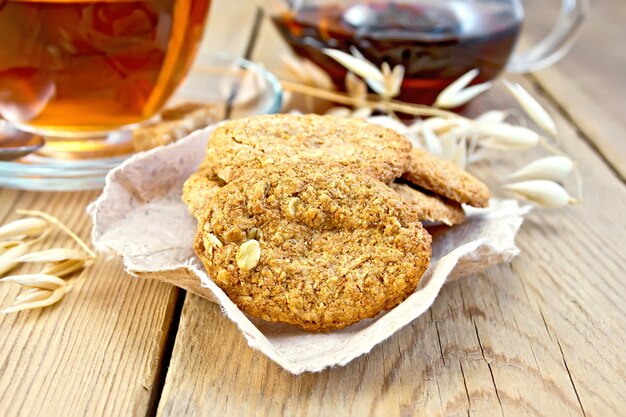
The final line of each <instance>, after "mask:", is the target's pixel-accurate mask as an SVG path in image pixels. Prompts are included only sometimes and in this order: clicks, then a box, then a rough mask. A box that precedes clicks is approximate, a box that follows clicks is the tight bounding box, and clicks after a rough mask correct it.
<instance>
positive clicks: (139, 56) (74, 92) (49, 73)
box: [0, 0, 210, 138]
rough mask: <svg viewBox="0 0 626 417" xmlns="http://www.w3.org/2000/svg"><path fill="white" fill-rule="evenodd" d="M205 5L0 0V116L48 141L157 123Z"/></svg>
mask: <svg viewBox="0 0 626 417" xmlns="http://www.w3.org/2000/svg"><path fill="white" fill-rule="evenodd" d="M209 6H210V0H0V39H2V42H0V115H1V116H2V117H3V118H4V119H6V120H7V121H9V122H10V123H11V124H13V125H15V126H17V127H18V128H20V129H23V130H27V131H30V132H35V133H39V134H45V135H52V136H54V137H78V138H85V137H90V136H97V135H102V134H103V133H104V132H111V131H115V130H117V129H119V128H120V127H123V126H128V125H133V124H136V123H139V122H141V121H144V120H146V119H149V118H151V117H152V116H154V115H155V114H156V113H157V112H158V111H159V110H160V109H161V107H162V106H163V104H164V103H165V101H166V100H167V99H168V98H169V97H170V95H171V94H172V92H173V91H174V90H175V89H176V87H177V86H178V84H179V83H180V82H181V81H182V79H183V78H184V76H185V75H186V73H187V71H188V69H189V66H190V65H191V62H192V60H193V58H194V55H195V52H196V50H197V47H198V44H199V42H200V39H201V37H202V33H203V29H204V23H205V20H206V15H207V13H208V9H209Z"/></svg>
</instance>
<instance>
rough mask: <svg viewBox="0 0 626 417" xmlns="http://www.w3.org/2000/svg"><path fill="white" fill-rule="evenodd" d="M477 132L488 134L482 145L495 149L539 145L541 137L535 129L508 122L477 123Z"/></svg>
mask: <svg viewBox="0 0 626 417" xmlns="http://www.w3.org/2000/svg"><path fill="white" fill-rule="evenodd" d="M475 126H476V133H478V134H480V135H484V136H487V137H488V138H487V139H486V140H484V141H481V145H484V146H486V147H491V148H494V149H505V150H508V149H510V150H514V149H520V150H521V149H528V148H532V147H533V146H537V144H539V141H540V139H541V137H540V136H539V135H538V134H537V133H536V132H534V131H532V130H530V129H527V128H525V127H521V126H513V125H510V124H508V123H476V125H475Z"/></svg>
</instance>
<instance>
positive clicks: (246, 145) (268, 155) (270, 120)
mask: <svg viewBox="0 0 626 417" xmlns="http://www.w3.org/2000/svg"><path fill="white" fill-rule="evenodd" d="M209 143H210V147H209V149H208V150H207V158H208V160H209V161H210V163H211V164H212V165H213V166H214V167H215V170H216V173H217V175H218V176H219V177H220V178H222V179H223V180H224V181H226V182H230V181H232V180H234V179H236V178H238V177H240V176H242V175H243V174H245V173H247V172H249V171H250V170H253V169H260V168H263V167H265V166H269V165H272V164H275V163H281V162H292V163H298V162H299V161H303V160H316V161H317V160H321V159H323V160H324V161H329V162H336V163H338V164H340V165H342V166H344V167H345V168H347V169H349V170H350V171H353V172H363V173H366V174H368V175H371V176H372V177H374V178H376V179H378V180H380V181H383V182H387V183H388V182H391V181H393V180H394V179H395V178H397V177H399V176H400V175H402V173H403V172H404V171H405V170H406V168H407V165H408V163H409V151H410V150H411V144H410V142H409V141H408V139H406V138H405V137H404V136H402V135H400V134H398V133H397V132H395V131H394V130H391V129H388V128H385V127H382V126H379V125H375V124H371V123H367V122H365V121H363V120H356V119H340V118H337V117H333V116H319V115H314V114H308V115H295V114H275V115H264V116H256V117H250V118H246V119H238V120H233V121H230V122H228V123H225V124H223V125H221V126H220V127H218V128H217V129H215V130H214V131H213V133H212V134H211V137H210V139H209Z"/></svg>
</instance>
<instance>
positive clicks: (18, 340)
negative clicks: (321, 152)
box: [0, 2, 252, 417]
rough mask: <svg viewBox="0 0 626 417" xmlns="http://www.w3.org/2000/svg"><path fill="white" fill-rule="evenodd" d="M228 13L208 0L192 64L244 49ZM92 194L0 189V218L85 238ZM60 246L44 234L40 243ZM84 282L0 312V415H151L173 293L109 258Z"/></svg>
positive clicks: (4, 294) (4, 291) (0, 293)
mask: <svg viewBox="0 0 626 417" xmlns="http://www.w3.org/2000/svg"><path fill="white" fill-rule="evenodd" d="M232 7H236V6H234V5H233V4H232V3H229V2H215V4H213V6H212V10H211V15H210V18H209V23H208V28H207V30H206V32H205V36H204V43H203V46H202V49H201V51H200V52H199V55H198V61H197V62H199V63H200V64H202V61H203V59H206V57H207V56H208V55H209V54H210V53H211V52H212V51H215V50H219V51H225V52H230V53H233V54H235V55H236V54H239V53H241V52H240V51H242V50H243V48H244V47H245V45H246V42H247V39H246V30H245V28H246V27H249V26H250V25H251V22H252V20H251V19H250V18H246V17H245V16H242V18H241V19H240V20H239V22H238V24H237V25H233V24H232V22H231V21H228V20H224V19H221V18H220V17H221V16H223V15H224V13H225V12H224V9H225V8H226V9H228V8H232ZM218 41H219V42H218ZM97 194H98V193H97V192H89V193H33V192H20V191H13V190H0V219H2V220H4V219H5V218H7V216H9V214H10V213H11V212H13V209H14V208H16V207H17V208H28V209H40V210H45V211H46V212H49V213H51V214H53V215H56V216H58V217H59V218H60V219H61V220H62V221H64V222H66V223H67V224H68V226H70V227H71V228H72V229H73V230H74V231H76V232H77V233H78V234H79V235H80V236H81V237H82V238H84V239H85V240H89V233H90V229H91V225H90V222H89V220H88V218H87V216H86V214H85V207H86V205H87V204H88V203H89V202H90V201H92V200H93V199H95V198H96V196H97ZM61 242H63V240H62V239H60V238H58V237H53V238H50V239H48V240H47V241H46V242H44V243H43V246H46V247H49V245H54V244H60V243H61ZM26 271H27V269H26ZM84 278H85V279H84V281H83V282H82V283H81V284H79V285H77V286H76V287H75V289H74V290H73V291H72V292H71V293H70V294H68V295H66V297H65V299H64V300H63V301H62V302H61V303H60V304H59V305H57V306H54V307H51V308H48V309H45V310H40V311H33V312H25V313H20V314H18V315H10V316H0V335H2V337H0V410H2V412H1V413H0V414H2V416H7V417H9V416H17V415H28V416H60V415H63V416H68V417H69V416H85V415H89V416H131V415H132V416H143V415H152V414H153V413H154V410H153V407H154V405H155V404H156V402H155V401H157V400H158V397H159V394H160V389H161V383H162V379H161V378H162V373H161V371H162V370H163V369H162V367H163V366H164V364H163V357H164V356H167V355H168V354H169V352H165V348H166V342H167V337H168V332H170V330H171V326H172V324H173V319H174V314H175V311H174V310H175V305H176V301H177V299H178V298H179V297H180V291H179V290H177V289H176V288H175V287H172V286H170V285H167V284H164V283H160V282H155V281H153V280H148V281H144V280H141V279H131V278H130V277H129V276H128V275H127V274H125V273H124V271H123V269H122V266H121V263H120V262H119V260H109V259H104V258H99V259H98V261H97V262H96V264H95V265H94V266H92V267H91V268H89V269H88V270H87V271H86V272H85V273H84ZM17 292H18V291H17V289H16V288H15V287H13V286H9V285H1V286H0V305H6V304H8V303H10V302H11V301H12V300H13V299H14V297H15V295H16V294H17ZM176 319H177V318H176Z"/></svg>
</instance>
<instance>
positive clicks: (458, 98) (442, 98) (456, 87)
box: [435, 69, 492, 109]
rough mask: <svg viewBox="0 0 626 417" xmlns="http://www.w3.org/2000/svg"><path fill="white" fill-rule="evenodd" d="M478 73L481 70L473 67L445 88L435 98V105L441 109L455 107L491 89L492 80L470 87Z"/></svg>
mask: <svg viewBox="0 0 626 417" xmlns="http://www.w3.org/2000/svg"><path fill="white" fill-rule="evenodd" d="M478 74H479V70H478V69H473V70H471V71H469V72H467V73H466V74H464V75H463V76H461V77H460V78H459V79H457V80H456V81H454V82H453V83H452V84H450V85H449V86H447V87H446V88H444V89H443V91H442V92H441V93H439V95H438V96H437V99H436V100H435V107H438V108H440V109H453V108H456V107H459V106H462V105H463V104H465V103H467V102H468V101H470V100H472V99H473V98H475V97H477V96H479V95H480V94H482V93H484V92H485V91H487V90H489V89H490V88H491V86H492V83H490V82H487V83H483V84H477V85H473V86H471V87H468V85H469V84H470V83H471V82H472V81H473V80H474V79H475V78H476V77H477V76H478Z"/></svg>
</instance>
